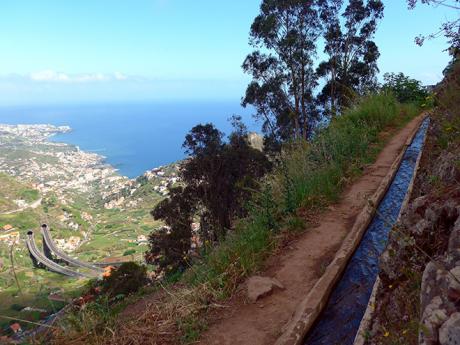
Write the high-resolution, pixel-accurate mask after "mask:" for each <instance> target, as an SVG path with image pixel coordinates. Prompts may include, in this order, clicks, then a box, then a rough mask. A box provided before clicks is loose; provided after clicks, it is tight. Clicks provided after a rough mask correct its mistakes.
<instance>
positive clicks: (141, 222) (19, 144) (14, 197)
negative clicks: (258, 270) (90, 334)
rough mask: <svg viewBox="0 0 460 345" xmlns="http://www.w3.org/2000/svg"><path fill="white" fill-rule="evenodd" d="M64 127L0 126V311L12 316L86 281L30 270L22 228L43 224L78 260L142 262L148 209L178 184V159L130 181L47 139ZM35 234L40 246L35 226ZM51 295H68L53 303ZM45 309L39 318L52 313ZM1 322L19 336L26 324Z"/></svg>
mask: <svg viewBox="0 0 460 345" xmlns="http://www.w3.org/2000/svg"><path fill="white" fill-rule="evenodd" d="M71 130H72V129H71V128H70V127H68V126H53V125H48V124H44V125H35V124H34V125H7V124H0V184H1V185H2V190H1V193H0V299H2V300H3V305H2V306H0V311H1V312H2V313H4V314H6V315H9V316H11V317H14V316H18V317H20V318H22V317H26V318H28V317H30V315H32V314H34V313H35V314H38V313H37V312H36V311H35V310H36V308H38V307H39V306H42V305H43V304H45V305H48V306H49V302H48V301H49V300H53V303H64V302H65V300H66V298H69V295H68V293H70V292H71V291H73V290H75V289H76V288H78V287H79V286H80V285H81V284H84V283H85V281H84V280H77V281H75V280H72V279H66V280H64V281H63V280H62V277H60V275H59V274H57V273H53V272H48V271H46V270H43V269H36V268H34V266H33V264H32V261H31V259H30V257H29V252H28V250H27V245H26V234H27V232H28V231H29V230H31V229H32V230H34V229H35V230H36V231H37V229H38V228H39V227H40V225H41V224H42V222H46V223H48V224H50V227H51V232H52V236H53V241H54V243H55V245H56V247H57V248H58V249H59V250H62V251H63V252H65V253H68V254H69V255H70V256H71V257H73V258H75V259H80V260H82V261H86V262H118V261H126V260H135V261H142V260H143V255H144V252H145V251H146V250H147V246H148V235H149V234H150V233H151V232H152V231H154V230H155V229H156V228H159V227H161V226H162V224H161V222H158V221H155V220H154V219H153V218H152V217H151V215H150V211H151V209H152V208H153V207H154V206H155V204H156V203H158V202H159V201H161V200H163V199H164V198H165V197H167V195H168V190H169V188H170V187H171V186H175V185H177V184H180V183H181V181H180V178H179V166H180V165H179V164H178V163H173V164H169V165H166V166H162V167H156V168H153V169H151V170H149V171H146V172H145V173H144V174H142V175H140V176H139V177H137V178H134V179H130V178H128V177H126V176H123V175H121V174H120V173H119V172H118V171H117V169H115V168H114V167H112V166H111V165H109V164H106V163H105V157H103V156H101V155H98V154H96V153H92V152H85V151H83V150H81V149H80V148H79V147H77V146H74V145H70V144H66V143H61V142H57V141H55V140H54V138H53V136H54V135H56V134H63V133H69V132H70V131H71ZM36 237H37V240H38V246H42V239H41V236H40V235H39V231H37V236H36ZM11 260H13V261H11ZM12 262H13V263H14V267H15V270H16V271H17V274H18V282H16V281H15V279H13V277H14V275H13V274H12V271H11V270H12V267H13V266H12ZM18 283H19V284H20V286H21V291H22V293H21V294H20V295H18V294H17V291H19V290H18V289H17V286H16V285H17V284H18ZM55 294H58V295H60V296H67V297H63V298H61V299H62V301H60V302H59V301H58V302H57V301H55V300H54V299H53V298H54V297H53V296H54V295H55ZM19 306H21V308H19ZM45 309H47V310H46V312H44V311H43V312H40V317H39V318H43V317H46V315H49V314H50V313H52V312H53V310H51V309H50V310H48V309H49V308H45ZM35 314H34V315H35ZM8 327H9V328H11V329H10V330H9V332H12V333H14V334H20V333H21V332H22V331H23V330H24V327H26V328H27V324H23V323H17V325H16V324H14V325H12V326H11V325H8ZM0 328H4V325H3V324H1V325H0ZM7 333H8V332H7ZM0 336H1V331H0ZM0 339H1V338H0ZM0 342H1V340H0Z"/></svg>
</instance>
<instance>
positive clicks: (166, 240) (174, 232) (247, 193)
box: [145, 117, 271, 269]
mask: <svg viewBox="0 0 460 345" xmlns="http://www.w3.org/2000/svg"><path fill="white" fill-rule="evenodd" d="M233 120H234V121H233V125H234V128H235V129H234V131H233V133H232V134H231V135H230V136H229V138H228V140H224V139H223V133H221V132H220V131H219V130H218V129H217V128H215V127H214V126H213V125H212V124H204V125H197V126H195V127H193V128H192V130H191V131H190V132H189V134H187V136H186V137H185V141H184V144H183V147H184V148H185V151H186V153H187V154H188V155H189V159H187V160H186V161H185V162H184V163H183V164H182V166H181V170H180V177H181V179H182V181H183V183H184V184H185V187H177V188H173V189H171V190H170V197H169V198H168V199H166V200H163V201H162V202H160V203H159V204H158V205H157V206H156V208H155V209H154V210H153V211H152V212H151V214H152V216H153V217H154V218H155V219H162V220H163V221H164V222H165V223H166V224H167V225H168V226H169V228H163V229H161V230H160V231H156V232H153V233H152V234H151V235H150V239H149V242H150V250H149V251H148V252H147V253H146V255H145V257H146V260H147V262H149V263H153V264H155V265H158V266H159V267H160V268H161V269H163V268H166V267H173V268H176V267H178V266H182V265H183V264H184V263H185V258H186V257H187V254H188V251H189V249H190V245H191V241H190V239H191V236H192V231H191V224H192V221H193V220H194V219H200V225H201V229H200V236H201V238H202V239H203V240H210V241H212V242H216V241H218V240H220V239H222V238H223V237H225V234H226V232H227V231H228V230H229V229H231V228H232V221H233V220H234V219H235V218H236V217H242V216H244V215H245V212H246V208H245V203H246V201H247V200H249V198H250V197H251V195H252V193H253V191H254V190H255V189H257V187H258V182H257V181H258V180H259V179H260V178H262V177H263V176H264V175H265V173H266V172H267V171H268V170H269V169H270V168H271V163H270V161H269V160H268V159H267V157H266V156H265V155H264V154H263V153H262V152H261V151H258V150H256V149H254V148H252V147H251V146H250V145H249V143H248V133H247V130H246V127H245V126H244V125H243V124H242V122H241V119H240V118H239V117H236V118H234V119H233Z"/></svg>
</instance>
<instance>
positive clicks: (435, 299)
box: [419, 200, 460, 345]
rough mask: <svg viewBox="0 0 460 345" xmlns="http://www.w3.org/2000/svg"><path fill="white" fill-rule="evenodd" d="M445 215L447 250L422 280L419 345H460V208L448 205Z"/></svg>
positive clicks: (428, 269)
mask: <svg viewBox="0 0 460 345" xmlns="http://www.w3.org/2000/svg"><path fill="white" fill-rule="evenodd" d="M432 214H433V215H434V216H433V217H432V219H433V220H436V214H439V215H442V216H443V220H447V221H449V223H450V224H453V226H451V227H450V229H449V230H450V236H449V244H448V250H447V252H446V253H445V255H444V256H442V257H439V258H437V259H436V260H432V261H430V262H429V263H428V265H427V266H426V267H425V270H424V272H423V277H422V287H421V296H420V306H421V311H422V319H421V322H422V325H423V326H424V327H422V331H421V332H420V335H419V344H423V345H437V344H441V345H454V344H456V345H460V308H459V303H458V302H459V301H460V246H459V243H460V205H458V200H457V203H454V202H452V200H449V201H447V202H446V203H445V204H444V208H443V212H438V213H436V212H433V213H432Z"/></svg>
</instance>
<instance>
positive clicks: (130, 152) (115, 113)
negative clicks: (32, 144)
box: [0, 100, 260, 178]
mask: <svg viewBox="0 0 460 345" xmlns="http://www.w3.org/2000/svg"><path fill="white" fill-rule="evenodd" d="M252 112H253V111H252V109H244V108H242V107H241V106H240V104H239V102H238V100H236V101H233V102H232V101H222V102H217V101H215V102H185V101H184V102H172V101H171V102H151V103H119V104H115V103H111V104H86V105H53V106H42V105H40V106H16V107H2V108H0V123H4V124H52V125H56V126H61V125H68V126H70V127H71V128H72V132H70V133H65V134H59V135H56V136H54V137H52V140H53V141H59V142H65V143H68V144H72V145H77V146H78V147H80V149H82V150H84V151H90V152H95V153H98V154H100V155H102V156H104V157H106V162H107V163H109V164H111V165H112V166H114V167H115V168H117V169H118V170H119V172H120V173H121V174H122V175H125V176H128V177H130V178H134V177H137V176H139V175H141V174H142V173H144V172H145V171H147V170H149V169H152V168H155V167H158V166H160V165H165V164H168V163H171V162H174V161H177V160H179V159H182V158H184V157H185V154H184V151H183V149H182V143H183V141H184V138H185V135H186V134H187V132H188V131H189V130H190V129H191V128H192V127H193V126H194V125H196V124H198V123H208V122H212V123H213V124H214V125H216V127H217V128H219V129H220V130H221V131H223V132H224V133H226V134H229V132H230V131H231V125H230V123H229V121H228V119H229V118H230V117H231V116H232V115H233V114H238V115H241V116H242V117H243V120H244V122H245V123H246V124H247V126H248V128H249V130H251V131H260V126H258V125H257V124H256V122H255V121H254V119H253V118H252V116H251V114H252Z"/></svg>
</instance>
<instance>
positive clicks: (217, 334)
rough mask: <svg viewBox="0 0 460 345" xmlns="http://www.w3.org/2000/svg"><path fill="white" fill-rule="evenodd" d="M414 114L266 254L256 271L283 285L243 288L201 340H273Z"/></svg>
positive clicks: (244, 343) (249, 343)
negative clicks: (255, 296)
mask: <svg viewBox="0 0 460 345" xmlns="http://www.w3.org/2000/svg"><path fill="white" fill-rule="evenodd" d="M420 121H421V117H418V118H416V119H414V120H412V121H411V122H410V123H409V124H408V125H406V127H404V128H403V129H402V130H399V131H398V132H397V133H396V134H395V135H394V136H393V138H391V139H390V140H389V141H388V142H387V145H386V146H385V148H384V149H383V150H382V152H381V153H380V154H379V155H378V157H377V160H376V162H375V163H374V164H372V165H371V166H369V167H367V168H366V169H365V171H364V172H363V175H362V176H361V177H359V178H358V179H357V180H356V181H355V182H354V183H353V184H352V185H351V186H349V187H348V188H347V189H346V190H345V191H344V193H343V194H342V197H341V199H340V201H339V203H337V204H336V205H333V206H331V207H329V209H327V210H326V211H324V213H322V214H321V216H320V222H319V224H318V225H317V226H315V227H314V228H312V229H310V230H308V231H307V232H305V234H303V235H302V236H300V237H299V238H298V239H296V240H295V241H294V242H292V243H291V244H289V245H288V246H286V247H285V248H284V249H282V250H281V252H280V253H279V254H277V255H276V257H273V258H272V259H271V260H269V262H268V264H267V268H266V269H265V270H264V271H263V272H261V273H260V275H263V276H268V277H274V278H277V279H278V280H279V281H280V282H281V283H282V284H283V285H284V287H285V290H278V291H275V292H274V293H273V294H272V295H270V296H268V297H265V298H263V299H262V300H259V301H258V302H257V303H250V302H249V301H247V299H246V297H245V292H244V291H240V292H239V293H238V295H237V296H235V298H233V300H232V301H230V303H229V304H228V306H227V308H225V309H223V311H221V312H220V313H219V314H218V315H216V316H215V319H214V322H213V324H211V326H210V328H209V330H208V331H207V332H206V333H205V334H204V335H203V337H202V341H201V342H200V344H208V345H233V344H239V345H261V344H264V345H265V344H273V343H274V342H275V341H276V339H277V338H278V337H279V335H280V333H281V330H282V328H283V326H284V325H285V324H286V323H287V322H288V321H289V319H290V317H291V315H292V314H293V313H294V311H295V309H296V307H297V305H298V303H299V302H300V301H301V300H302V299H303V298H304V297H305V296H306V295H307V294H308V292H309V291H310V289H311V288H312V287H313V285H314V284H315V282H316V281H317V280H318V279H319V277H320V275H321V274H322V271H323V270H324V269H325V267H326V266H327V265H328V264H329V263H330V262H331V261H332V259H333V257H334V255H335V253H336V251H337V250H338V248H339V247H340V245H341V242H342V240H343V239H344V237H345V236H346V235H347V233H348V231H349V230H350V229H351V227H352V226H353V224H354V221H355V218H356V217H357V215H358V213H359V212H360V211H361V209H362V207H363V206H364V204H365V202H366V200H367V198H368V197H370V196H371V195H372V194H373V193H374V192H375V191H376V189H377V187H378V185H379V184H380V182H381V180H382V179H383V178H384V177H385V175H386V174H387V172H388V171H389V169H390V167H391V165H392V163H393V162H394V160H395V159H396V158H397V156H398V154H399V153H400V152H401V150H402V149H403V147H404V144H405V142H406V140H407V138H408V137H409V135H410V134H411V133H412V132H413V131H414V130H415V129H416V128H417V127H418V125H419V124H420Z"/></svg>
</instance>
